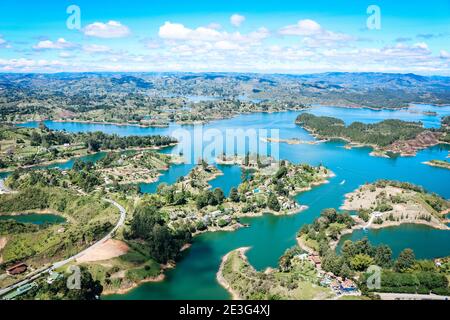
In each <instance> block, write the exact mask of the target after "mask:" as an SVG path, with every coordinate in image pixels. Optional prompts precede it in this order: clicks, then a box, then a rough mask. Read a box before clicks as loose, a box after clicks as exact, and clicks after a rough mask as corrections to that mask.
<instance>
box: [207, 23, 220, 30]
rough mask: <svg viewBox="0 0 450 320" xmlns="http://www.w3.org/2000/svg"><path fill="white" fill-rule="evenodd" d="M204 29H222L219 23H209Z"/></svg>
mask: <svg viewBox="0 0 450 320" xmlns="http://www.w3.org/2000/svg"><path fill="white" fill-rule="evenodd" d="M206 27H207V28H210V29H214V30H219V29H222V26H221V25H220V24H219V23H216V22H213V23H210V24H208V25H207V26H206Z"/></svg>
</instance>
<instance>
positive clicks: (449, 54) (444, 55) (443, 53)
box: [439, 50, 450, 59]
mask: <svg viewBox="0 0 450 320" xmlns="http://www.w3.org/2000/svg"><path fill="white" fill-rule="evenodd" d="M439 56H440V58H441V59H450V52H448V51H446V50H441V52H440V53H439Z"/></svg>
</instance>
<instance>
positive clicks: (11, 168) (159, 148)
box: [0, 142, 183, 173]
mask: <svg viewBox="0 0 450 320" xmlns="http://www.w3.org/2000/svg"><path fill="white" fill-rule="evenodd" d="M177 144H178V142H174V143H170V144H168V145H166V146H151V147H136V148H130V149H121V150H117V149H116V150H112V149H104V150H99V151H97V152H92V153H89V152H87V153H86V154H82V155H77V156H73V157H68V158H63V159H55V160H49V161H44V162H41V163H37V164H31V165H26V166H21V167H9V168H4V169H0V173H8V172H9V173H12V172H13V171H14V170H18V169H32V168H34V167H41V166H42V167H46V166H51V165H53V164H61V163H66V162H69V161H71V160H77V159H80V158H83V157H87V156H94V155H97V154H100V153H109V152H115V153H121V152H127V151H146V150H162V149H165V148H170V147H174V146H176V145H177ZM171 156H172V155H171ZM181 163H183V161H181V160H180V161H179V162H178V160H177V161H176V162H173V164H181Z"/></svg>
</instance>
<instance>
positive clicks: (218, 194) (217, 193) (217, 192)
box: [213, 188, 225, 204]
mask: <svg viewBox="0 0 450 320" xmlns="http://www.w3.org/2000/svg"><path fill="white" fill-rule="evenodd" d="M213 197H214V199H215V202H216V204H222V203H223V200H224V199H225V195H224V194H223V191H222V189H220V188H215V189H214V191H213Z"/></svg>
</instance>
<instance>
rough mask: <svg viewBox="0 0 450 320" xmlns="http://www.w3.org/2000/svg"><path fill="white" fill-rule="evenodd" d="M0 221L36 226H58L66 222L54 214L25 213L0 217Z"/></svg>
mask: <svg viewBox="0 0 450 320" xmlns="http://www.w3.org/2000/svg"><path fill="white" fill-rule="evenodd" d="M1 220H14V221H17V222H22V223H32V224H37V225H43V224H59V223H64V222H66V219H65V218H64V217H61V216H59V215H56V214H47V213H45V214H40V213H26V214H19V215H0V221H1Z"/></svg>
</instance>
